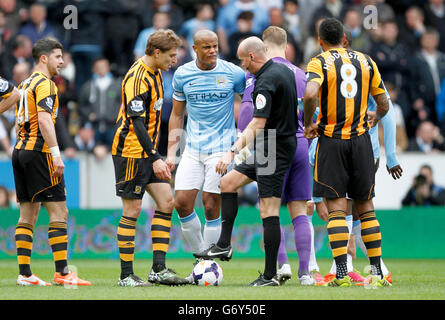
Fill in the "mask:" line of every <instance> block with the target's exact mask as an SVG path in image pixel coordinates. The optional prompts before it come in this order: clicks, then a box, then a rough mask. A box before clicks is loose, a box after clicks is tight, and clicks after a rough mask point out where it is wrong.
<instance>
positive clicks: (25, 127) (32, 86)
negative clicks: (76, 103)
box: [15, 71, 59, 153]
mask: <svg viewBox="0 0 445 320" xmlns="http://www.w3.org/2000/svg"><path fill="white" fill-rule="evenodd" d="M18 89H19V91H20V94H21V98H20V100H19V102H18V103H17V109H16V111H15V116H16V119H17V124H18V126H19V129H18V139H17V143H16V145H15V148H16V149H21V150H33V151H41V152H45V153H49V152H50V151H49V148H48V145H47V144H46V142H45V140H44V139H43V136H42V133H41V132H40V128H39V119H38V113H39V112H42V111H43V112H49V113H50V114H51V118H52V120H53V123H54V124H55V123H56V118H57V112H58V108H59V98H58V96H57V86H56V84H55V83H54V82H53V81H52V80H51V79H49V78H47V77H46V76H45V75H44V74H43V73H41V72H38V71H36V72H33V74H32V75H31V76H30V77H29V78H27V79H26V80H24V81H23V82H22V83H21V84H20V85H19V86H18Z"/></svg>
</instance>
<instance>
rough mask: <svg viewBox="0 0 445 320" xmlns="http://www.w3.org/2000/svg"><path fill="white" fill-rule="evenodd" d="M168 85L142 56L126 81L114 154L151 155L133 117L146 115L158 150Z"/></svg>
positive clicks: (143, 156) (127, 156) (129, 72)
mask: <svg viewBox="0 0 445 320" xmlns="http://www.w3.org/2000/svg"><path fill="white" fill-rule="evenodd" d="M163 97H164V87H163V82H162V75H161V72H160V71H154V70H152V69H150V68H149V67H148V66H147V65H146V64H145V63H144V62H143V61H142V58H141V59H139V60H137V61H136V62H135V63H134V64H133V66H132V67H131V68H130V70H129V71H128V72H127V74H126V76H125V78H124V80H123V81H122V104H121V108H120V110H119V115H118V117H117V126H118V128H117V130H116V133H115V135H114V140H113V146H112V149H111V153H112V155H115V156H121V157H126V158H147V157H148V155H147V154H146V153H145V151H144V149H143V147H142V146H141V144H140V143H139V140H138V138H137V136H136V133H135V132H134V128H133V120H132V119H133V118H136V117H142V118H144V123H145V128H146V129H147V132H148V135H149V136H150V139H151V140H152V142H153V146H154V148H155V149H156V146H157V142H158V140H159V129H160V125H161V110H162V103H163Z"/></svg>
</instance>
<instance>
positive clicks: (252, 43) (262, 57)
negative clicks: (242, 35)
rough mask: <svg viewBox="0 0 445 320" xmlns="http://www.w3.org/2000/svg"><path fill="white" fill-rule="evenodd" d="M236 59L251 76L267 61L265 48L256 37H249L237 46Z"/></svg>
mask: <svg viewBox="0 0 445 320" xmlns="http://www.w3.org/2000/svg"><path fill="white" fill-rule="evenodd" d="M237 55H238V58H239V59H240V60H241V66H242V67H243V68H244V69H246V70H247V71H249V72H250V73H252V74H255V73H256V72H257V71H258V70H260V69H261V67H262V66H263V65H264V64H265V63H266V62H267V60H269V59H268V58H267V54H266V46H265V45H264V42H263V41H262V40H261V39H260V38H258V37H249V38H247V39H245V40H243V41H241V43H240V44H239V46H238V51H237Z"/></svg>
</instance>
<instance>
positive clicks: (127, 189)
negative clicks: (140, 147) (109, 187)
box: [113, 156, 169, 199]
mask: <svg viewBox="0 0 445 320" xmlns="http://www.w3.org/2000/svg"><path fill="white" fill-rule="evenodd" d="M113 164H114V175H115V178H116V195H117V196H118V197H122V198H127V199H142V198H143V196H144V193H145V188H146V187H147V185H148V184H150V183H161V182H162V183H169V181H166V180H161V179H159V178H158V177H156V175H155V173H154V171H153V165H152V163H151V161H150V160H149V159H148V158H126V157H120V156H113Z"/></svg>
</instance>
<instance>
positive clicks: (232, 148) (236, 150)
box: [230, 144, 239, 155]
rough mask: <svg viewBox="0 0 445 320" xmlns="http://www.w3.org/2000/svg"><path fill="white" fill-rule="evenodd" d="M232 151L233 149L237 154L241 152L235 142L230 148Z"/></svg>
mask: <svg viewBox="0 0 445 320" xmlns="http://www.w3.org/2000/svg"><path fill="white" fill-rule="evenodd" d="M230 151H232V152H233V153H234V154H235V155H237V154H238V153H239V151H238V149H237V148H236V147H235V144H233V145H232V147H231V148H230Z"/></svg>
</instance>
